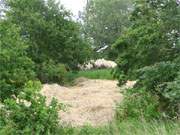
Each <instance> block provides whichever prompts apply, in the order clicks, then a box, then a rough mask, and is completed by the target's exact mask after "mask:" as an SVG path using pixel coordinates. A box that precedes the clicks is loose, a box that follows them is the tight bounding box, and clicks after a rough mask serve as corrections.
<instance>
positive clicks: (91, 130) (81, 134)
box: [63, 120, 180, 135]
mask: <svg viewBox="0 0 180 135" xmlns="http://www.w3.org/2000/svg"><path fill="white" fill-rule="evenodd" d="M63 134H65V135H66V134H67V135H179V134H180V122H178V121H177V122H172V121H151V122H147V121H143V120H127V121H122V122H120V121H116V122H112V123H110V124H109V125H107V126H103V127H92V126H84V127H81V128H65V130H64V132H63Z"/></svg>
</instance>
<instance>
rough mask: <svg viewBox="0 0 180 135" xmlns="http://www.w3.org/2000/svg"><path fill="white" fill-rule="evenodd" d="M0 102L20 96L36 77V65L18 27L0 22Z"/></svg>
mask: <svg viewBox="0 0 180 135" xmlns="http://www.w3.org/2000/svg"><path fill="white" fill-rule="evenodd" d="M0 25H1V26H0V71H1V72H0V101H3V100H4V99H6V98H8V97H10V96H11V95H18V93H19V92H20V91H21V89H22V87H23V86H24V84H25V83H26V82H27V81H28V80H32V79H34V77H35V73H34V71H33V69H34V63H33V62H32V61H31V59H30V58H28V57H27V54H26V49H27V48H28V45H27V44H26V43H25V41H24V40H23V39H22V38H21V37H20V35H19V29H18V28H17V26H16V25H13V24H11V23H7V22H4V21H2V20H1V22H0Z"/></svg>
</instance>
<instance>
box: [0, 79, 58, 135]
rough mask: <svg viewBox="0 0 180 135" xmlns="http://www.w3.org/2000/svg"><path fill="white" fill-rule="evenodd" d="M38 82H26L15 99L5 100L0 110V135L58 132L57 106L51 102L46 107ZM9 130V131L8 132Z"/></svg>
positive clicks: (41, 134)
mask: <svg viewBox="0 0 180 135" xmlns="http://www.w3.org/2000/svg"><path fill="white" fill-rule="evenodd" d="M40 88H41V85H40V83H39V82H31V81H30V82H28V83H27V84H26V85H25V86H24V89H23V91H21V93H20V94H19V95H18V96H17V98H16V99H12V98H11V99H6V100H5V101H4V105H3V106H1V108H0V114H1V117H0V123H1V124H0V133H6V134H7V133H9V134H27V135H28V134H29V135H30V134H38V135H44V134H55V133H56V131H57V130H58V127H59V125H58V113H57V111H58V109H59V105H58V104H57V102H56V101H55V100H52V102H51V103H50V105H49V106H47V105H46V102H45V97H43V96H41V95H40V94H39V90H40ZM9 129H10V130H9Z"/></svg>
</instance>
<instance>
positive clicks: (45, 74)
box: [38, 60, 67, 84]
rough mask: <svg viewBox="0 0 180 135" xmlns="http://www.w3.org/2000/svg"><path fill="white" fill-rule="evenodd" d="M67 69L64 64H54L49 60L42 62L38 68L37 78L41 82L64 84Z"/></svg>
mask: <svg viewBox="0 0 180 135" xmlns="http://www.w3.org/2000/svg"><path fill="white" fill-rule="evenodd" d="M66 75H67V70H66V67H65V65H63V64H56V63H55V62H54V61H52V60H49V61H48V62H44V63H43V64H42V65H41V67H40V68H39V69H38V76H39V79H40V80H41V81H42V82H43V83H52V82H53V83H55V82H56V83H59V84H64V83H65V81H66Z"/></svg>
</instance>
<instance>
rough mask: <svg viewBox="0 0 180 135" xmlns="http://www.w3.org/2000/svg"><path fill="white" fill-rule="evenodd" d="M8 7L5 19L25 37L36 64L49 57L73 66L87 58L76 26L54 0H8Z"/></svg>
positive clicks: (87, 49)
mask: <svg viewBox="0 0 180 135" xmlns="http://www.w3.org/2000/svg"><path fill="white" fill-rule="evenodd" d="M8 6H9V7H10V10H8V11H7V21H11V22H12V23H14V24H16V25H18V26H19V27H20V28H21V36H22V37H24V38H25V39H28V40H29V42H30V48H29V49H28V54H29V56H30V57H31V58H32V60H33V61H34V62H35V63H36V65H37V67H39V66H38V65H39V64H42V63H44V62H45V63H47V62H48V60H49V59H52V60H53V61H54V62H55V63H62V64H65V65H66V66H67V67H70V68H76V66H77V64H78V63H84V61H85V60H86V59H88V57H89V54H90V53H89V52H90V48H89V46H88V44H87V43H86V41H85V40H84V39H83V38H82V36H81V35H80V32H79V25H78V24H77V23H75V22H73V21H72V19H71V17H70V13H69V12H67V11H66V10H65V9H64V8H63V7H62V6H61V5H60V4H59V3H56V2H55V0H48V1H45V0H30V1H27V0H16V1H14V0H8ZM32 7H33V8H32Z"/></svg>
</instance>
